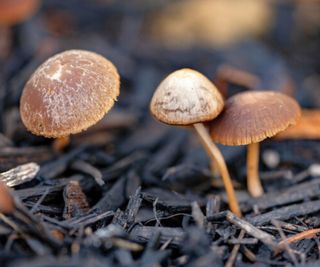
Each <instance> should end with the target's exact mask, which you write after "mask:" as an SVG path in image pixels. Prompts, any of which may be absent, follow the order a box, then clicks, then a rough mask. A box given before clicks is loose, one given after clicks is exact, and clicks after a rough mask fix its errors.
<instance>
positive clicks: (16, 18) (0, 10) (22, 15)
mask: <svg viewBox="0 0 320 267" xmlns="http://www.w3.org/2000/svg"><path fill="white" fill-rule="evenodd" d="M39 5H40V1H39V0H0V25H5V26H11V25H14V24H17V23H20V22H22V21H24V20H26V19H28V17H30V16H31V15H32V14H33V13H34V12H36V10H37V9H38V7H39Z"/></svg>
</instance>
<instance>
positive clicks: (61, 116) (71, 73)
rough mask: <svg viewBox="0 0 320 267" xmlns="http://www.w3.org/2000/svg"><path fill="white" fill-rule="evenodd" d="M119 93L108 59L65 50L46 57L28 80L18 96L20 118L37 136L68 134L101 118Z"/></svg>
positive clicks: (118, 82) (114, 74) (117, 78)
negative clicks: (19, 96)
mask: <svg viewBox="0 0 320 267" xmlns="http://www.w3.org/2000/svg"><path fill="white" fill-rule="evenodd" d="M119 93H120V77H119V74H118V72H117V69H116V67H115V66H114V65H113V64H112V63H111V62H110V61H109V60H107V59H105V58H104V57H102V56H100V55H98V54H96V53H93V52H89V51H84V50H68V51H65V52H62V53H60V54H57V55H55V56H53V57H51V58H49V59H48V60H47V61H45V62H44V63H43V64H42V65H40V66H39V67H38V69H37V70H36V71H35V72H34V74H33V75H32V76H31V78H30V79H29V80H28V82H27V83H26V85H25V87H24V89H23V92H22V96H21V99H20V114H21V119H22V122H23V123H24V125H25V126H26V127H27V129H28V130H29V131H31V132H32V133H34V134H36V135H42V136H45V137H63V136H68V135H70V134H75V133H78V132H81V131H83V130H85V129H87V128H88V127H90V126H91V125H93V124H95V123H96V122H98V121H99V120H100V119H102V118H103V116H104V115H105V114H106V113H107V112H108V111H109V110H110V109H111V107H112V106H113V104H114V102H115V101H116V98H117V96H118V95H119Z"/></svg>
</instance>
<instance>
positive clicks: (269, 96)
mask: <svg viewBox="0 0 320 267" xmlns="http://www.w3.org/2000/svg"><path fill="white" fill-rule="evenodd" d="M300 116H301V109H300V106H299V104H298V103H297V102H296V101H295V100H294V99H293V98H291V97H289V96H287V95H285V94H282V93H279V92H270V91H268V92H267V91H259V92H258V91H255V92H244V93H240V94H236V95H234V96H232V97H230V98H229V99H228V100H227V101H226V104H225V109H224V111H223V112H222V113H221V114H220V116H219V117H218V118H216V119H215V120H213V121H212V122H210V134H211V137H212V139H213V140H214V141H215V142H218V143H221V144H224V145H229V146H237V145H248V153H247V176H248V177H247V185H248V191H249V192H250V194H251V195H252V196H254V197H258V196H260V195H262V194H263V187H262V185H261V182H260V178H259V174H258V166H259V142H261V141H262V140H264V139H266V138H268V137H272V136H274V135H276V134H277V133H279V132H281V131H284V130H285V129H287V128H288V127H289V126H290V125H295V124H296V123H297V121H298V119H299V118H300Z"/></svg>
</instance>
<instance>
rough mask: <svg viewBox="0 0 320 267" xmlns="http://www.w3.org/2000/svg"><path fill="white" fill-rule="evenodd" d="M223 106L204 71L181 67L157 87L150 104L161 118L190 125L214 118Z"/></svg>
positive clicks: (152, 110)
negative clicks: (203, 73) (202, 72)
mask: <svg viewBox="0 0 320 267" xmlns="http://www.w3.org/2000/svg"><path fill="white" fill-rule="evenodd" d="M222 109H223V99H222V96H221V94H220V92H219V91H218V90H217V88H216V87H215V86H214V85H213V84H212V83H211V82H210V81H209V80H208V79H207V78H206V77H205V76H204V75H202V74H201V73H199V72H197V71H195V70H191V69H181V70H177V71H175V72H173V73H171V74H170V75H169V76H167V77H166V78H165V79H164V80H163V81H162V82H161V83H160V85H159V86H158V88H157V89H156V91H155V93H154V95H153V97H152V100H151V104H150V110H151V113H152V114H153V115H154V117H156V118H157V119H158V120H159V121H162V122H164V123H167V124H174V125H190V124H194V123H198V122H204V121H208V120H212V119H214V118H215V117H217V116H218V114H219V113H220V112H221V110H222Z"/></svg>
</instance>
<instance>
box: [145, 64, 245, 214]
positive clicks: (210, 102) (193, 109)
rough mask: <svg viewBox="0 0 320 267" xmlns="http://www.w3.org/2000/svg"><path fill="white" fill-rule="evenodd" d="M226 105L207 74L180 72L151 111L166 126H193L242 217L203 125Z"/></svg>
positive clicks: (165, 86) (222, 163) (220, 159)
mask: <svg viewBox="0 0 320 267" xmlns="http://www.w3.org/2000/svg"><path fill="white" fill-rule="evenodd" d="M223 105H224V103H223V99H222V96H221V94H220V93H219V91H218V90H217V88H216V87H215V86H214V85H213V84H212V83H211V82H210V81H209V80H208V79H207V78H206V77H205V76H204V75H202V74H201V73H199V72H197V71H195V70H191V69H181V70H177V71H175V72H173V73H171V74H170V75H169V76H167V77H166V78H165V79H164V80H163V81H162V82H161V83H160V85H159V86H158V88H157V89H156V91H155V93H154V95H153V97H152V100H151V104H150V110H151V113H152V114H153V116H154V117H155V118H156V119H158V120H159V121H161V122H163V123H166V124H172V125H193V127H194V129H195V130H196V132H197V134H198V135H199V137H200V140H201V142H202V144H203V145H204V147H205V149H206V151H207V153H208V154H209V155H210V157H211V158H212V159H213V160H214V161H216V163H217V166H218V168H219V172H220V174H221V176H222V179H223V182H224V186H225V188H226V192H227V196H228V199H229V206H230V209H231V210H232V211H233V212H234V213H236V214H237V215H239V216H241V211H240V208H239V205H238V201H237V198H236V195H235V192H234V189H233V185H232V182H231V179H230V175H229V172H228V169H227V166H226V163H225V161H224V158H223V156H222V154H221V152H220V150H219V149H218V148H217V147H216V146H215V144H214V143H213V142H212V140H211V138H210V136H209V134H208V131H207V129H206V128H205V127H204V125H203V123H202V122H205V121H209V120H213V119H214V118H216V117H217V116H218V114H219V113H220V112H221V110H222V109H223Z"/></svg>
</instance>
